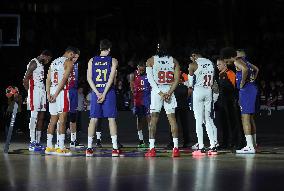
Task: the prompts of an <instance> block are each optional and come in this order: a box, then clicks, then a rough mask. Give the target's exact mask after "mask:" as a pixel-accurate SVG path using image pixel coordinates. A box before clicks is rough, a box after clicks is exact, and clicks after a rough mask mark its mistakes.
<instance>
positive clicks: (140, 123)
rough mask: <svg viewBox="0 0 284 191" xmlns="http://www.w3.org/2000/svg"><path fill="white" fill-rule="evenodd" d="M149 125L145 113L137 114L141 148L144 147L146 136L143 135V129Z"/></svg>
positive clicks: (139, 145)
mask: <svg viewBox="0 0 284 191" xmlns="http://www.w3.org/2000/svg"><path fill="white" fill-rule="evenodd" d="M145 127H147V117H146V116H143V115H138V116H137V134H138V139H139V144H138V147H139V148H144V147H145V143H144V137H143V129H144V128H145Z"/></svg>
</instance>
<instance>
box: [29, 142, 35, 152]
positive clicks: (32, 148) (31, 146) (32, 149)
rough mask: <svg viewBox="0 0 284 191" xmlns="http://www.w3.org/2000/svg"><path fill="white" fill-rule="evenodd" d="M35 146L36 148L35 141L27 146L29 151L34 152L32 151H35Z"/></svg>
mask: <svg viewBox="0 0 284 191" xmlns="http://www.w3.org/2000/svg"><path fill="white" fill-rule="evenodd" d="M35 146H36V142H35V141H34V142H32V143H30V145H29V151H34V150H35Z"/></svg>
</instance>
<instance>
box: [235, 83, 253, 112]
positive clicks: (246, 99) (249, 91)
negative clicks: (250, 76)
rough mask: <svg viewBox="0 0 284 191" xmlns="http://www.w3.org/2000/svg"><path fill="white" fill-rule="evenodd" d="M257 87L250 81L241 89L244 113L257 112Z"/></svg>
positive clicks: (241, 105) (241, 102)
mask: <svg viewBox="0 0 284 191" xmlns="http://www.w3.org/2000/svg"><path fill="white" fill-rule="evenodd" d="M256 96H257V87H256V85H255V84H252V83H248V84H246V85H245V86H244V87H243V88H242V89H240V91H239V101H240V107H241V113H242V114H253V113H255V106H256Z"/></svg>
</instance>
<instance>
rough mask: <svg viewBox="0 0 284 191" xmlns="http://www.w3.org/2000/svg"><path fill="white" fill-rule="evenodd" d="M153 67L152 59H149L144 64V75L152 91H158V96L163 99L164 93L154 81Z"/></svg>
mask: <svg viewBox="0 0 284 191" xmlns="http://www.w3.org/2000/svg"><path fill="white" fill-rule="evenodd" d="M153 65H154V57H151V58H149V59H148V60H147V62H146V74H147V78H148V82H149V83H150V85H151V87H152V90H153V89H155V90H158V91H159V95H160V96H161V97H163V96H164V93H163V92H162V91H161V90H160V89H159V87H158V85H157V83H156V82H155V80H154V75H153Z"/></svg>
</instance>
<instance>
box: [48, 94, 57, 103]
mask: <svg viewBox="0 0 284 191" xmlns="http://www.w3.org/2000/svg"><path fill="white" fill-rule="evenodd" d="M55 100H56V97H55V96H54V95H49V98H48V101H49V102H50V103H54V102H55Z"/></svg>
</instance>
